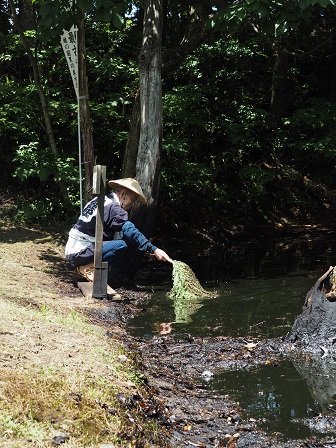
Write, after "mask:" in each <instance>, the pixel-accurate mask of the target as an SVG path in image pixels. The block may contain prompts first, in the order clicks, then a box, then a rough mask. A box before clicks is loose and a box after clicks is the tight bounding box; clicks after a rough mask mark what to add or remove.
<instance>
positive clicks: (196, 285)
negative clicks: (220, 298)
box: [169, 260, 217, 300]
mask: <svg viewBox="0 0 336 448" xmlns="http://www.w3.org/2000/svg"><path fill="white" fill-rule="evenodd" d="M216 296H217V293H216V291H206V290H205V289H204V288H203V287H202V285H201V284H200V282H199V281H198V280H197V278H196V275H195V274H194V272H193V271H192V269H191V268H190V267H189V266H188V265H187V264H186V263H183V262H182V261H177V260H173V287H172V289H171V291H170V293H169V297H170V298H171V299H186V300H188V299H189V300H197V299H202V298H206V297H216Z"/></svg>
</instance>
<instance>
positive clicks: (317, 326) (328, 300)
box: [288, 266, 336, 356]
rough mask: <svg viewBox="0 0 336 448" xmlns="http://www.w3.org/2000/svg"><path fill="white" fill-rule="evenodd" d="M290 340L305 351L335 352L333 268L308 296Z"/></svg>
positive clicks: (335, 282) (335, 273)
mask: <svg viewBox="0 0 336 448" xmlns="http://www.w3.org/2000/svg"><path fill="white" fill-rule="evenodd" d="M288 339H289V341H290V342H291V343H294V344H295V345H296V346H300V348H301V349H302V350H303V351H308V352H311V353H317V352H320V353H321V355H322V356H324V355H327V354H328V353H332V352H334V353H335V352H336V267H333V266H330V268H329V269H328V271H327V272H326V273H325V274H323V275H322V277H320V278H319V279H318V280H317V282H316V283H315V285H314V286H313V287H312V289H311V290H310V291H309V292H308V294H307V296H306V299H305V303H304V306H303V309H302V313H301V314H300V315H299V316H298V317H297V318H296V319H295V322H294V324H293V327H292V330H291V332H290V334H289V335H288Z"/></svg>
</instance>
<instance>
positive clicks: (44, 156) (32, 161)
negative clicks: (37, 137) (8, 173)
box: [14, 142, 78, 183]
mask: <svg viewBox="0 0 336 448" xmlns="http://www.w3.org/2000/svg"><path fill="white" fill-rule="evenodd" d="M14 161H15V162H17V163H18V167H17V168H16V170H15V171H14V177H17V178H19V179H20V180H21V181H25V180H27V179H29V178H31V177H34V176H36V177H37V178H38V179H39V180H41V181H46V180H48V178H50V177H52V178H53V179H54V180H55V181H60V180H66V181H68V182H70V183H74V182H75V181H76V179H77V178H78V173H77V172H76V171H75V169H74V164H73V162H74V159H73V158H66V159H65V160H62V159H61V158H57V159H55V158H54V157H53V155H52V153H51V150H50V149H49V148H39V144H38V142H30V143H29V144H28V145H20V146H19V149H18V150H17V153H16V157H15V158H14Z"/></svg>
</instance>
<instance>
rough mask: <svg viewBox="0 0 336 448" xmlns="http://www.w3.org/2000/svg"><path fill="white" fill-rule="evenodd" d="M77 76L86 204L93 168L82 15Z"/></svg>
mask: <svg viewBox="0 0 336 448" xmlns="http://www.w3.org/2000/svg"><path fill="white" fill-rule="evenodd" d="M78 76H79V98H80V99H79V105H80V124H81V137H82V144H83V165H84V173H85V175H84V188H83V196H84V201H85V202H88V201H89V200H90V199H91V198H92V181H93V166H94V148H93V137H92V121H91V114H90V106H89V87H88V79H87V75H86V47H85V30H84V14H83V11H81V13H80V19H79V24H78Z"/></svg>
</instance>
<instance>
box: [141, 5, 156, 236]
mask: <svg viewBox="0 0 336 448" xmlns="http://www.w3.org/2000/svg"><path fill="white" fill-rule="evenodd" d="M161 35H162V0H147V1H146V2H145V7H144V24H143V40H142V48H141V51H140V55H139V66H140V136H139V146H138V154H137V162H136V178H137V179H138V181H139V182H140V184H141V187H142V189H143V191H144V194H145V196H146V198H147V206H146V207H142V208H141V209H140V211H139V215H141V216H139V218H138V219H140V222H141V224H142V230H143V231H144V232H146V233H147V234H150V232H151V230H152V226H153V222H154V216H155V207H156V200H157V194H158V191H159V188H158V186H159V176H160V162H161V150H162V87H161ZM144 209H146V210H144Z"/></svg>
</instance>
